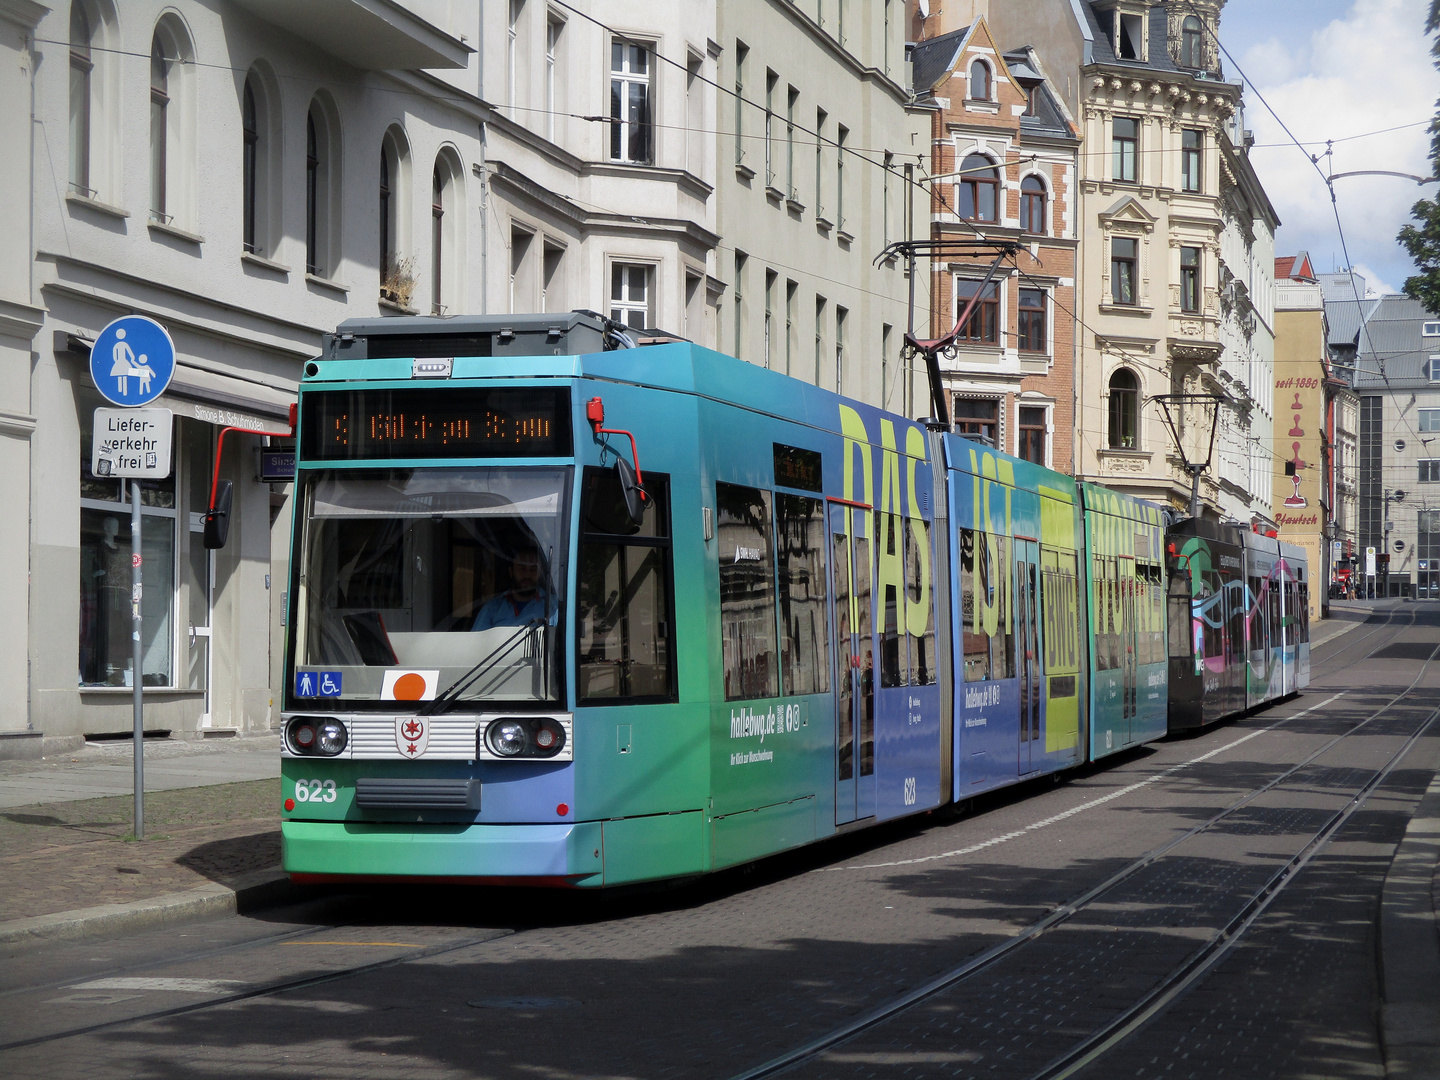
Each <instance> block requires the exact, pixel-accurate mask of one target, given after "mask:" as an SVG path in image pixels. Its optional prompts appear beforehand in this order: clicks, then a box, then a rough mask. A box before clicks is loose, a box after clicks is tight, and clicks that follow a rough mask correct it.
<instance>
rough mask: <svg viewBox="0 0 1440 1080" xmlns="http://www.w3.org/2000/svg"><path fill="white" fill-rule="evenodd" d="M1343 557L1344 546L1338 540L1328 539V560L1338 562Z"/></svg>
mask: <svg viewBox="0 0 1440 1080" xmlns="http://www.w3.org/2000/svg"><path fill="white" fill-rule="evenodd" d="M1344 557H1345V552H1344V546H1343V545H1342V544H1341V542H1340V541H1339V540H1331V541H1330V561H1331V562H1339V561H1340V560H1341V559H1343V558H1344Z"/></svg>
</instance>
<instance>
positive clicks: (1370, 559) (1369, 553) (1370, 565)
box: [1365, 547, 1375, 577]
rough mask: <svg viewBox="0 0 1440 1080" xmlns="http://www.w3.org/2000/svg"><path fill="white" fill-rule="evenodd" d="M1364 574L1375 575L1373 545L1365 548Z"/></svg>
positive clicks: (1367, 575)
mask: <svg viewBox="0 0 1440 1080" xmlns="http://www.w3.org/2000/svg"><path fill="white" fill-rule="evenodd" d="M1365 576H1366V577H1374V576H1375V549H1374V548H1373V547H1367V548H1366V549H1365Z"/></svg>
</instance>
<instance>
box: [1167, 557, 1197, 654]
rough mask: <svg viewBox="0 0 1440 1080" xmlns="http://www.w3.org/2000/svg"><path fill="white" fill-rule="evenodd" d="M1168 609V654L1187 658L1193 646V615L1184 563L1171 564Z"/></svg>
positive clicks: (1187, 572) (1188, 579)
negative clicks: (1191, 637) (1191, 636)
mask: <svg viewBox="0 0 1440 1080" xmlns="http://www.w3.org/2000/svg"><path fill="white" fill-rule="evenodd" d="M1168 610H1169V614H1170V625H1169V629H1168V633H1167V637H1168V638H1169V641H1170V656H1171V658H1172V659H1175V660H1188V659H1190V657H1191V656H1192V653H1193V650H1194V647H1195V646H1194V643H1193V642H1192V641H1191V639H1190V633H1191V628H1192V626H1193V625H1194V624H1193V621H1192V620H1193V618H1194V616H1193V614H1192V608H1191V604H1190V571H1189V569H1187V568H1186V566H1185V564H1184V563H1176V564H1173V565H1172V569H1171V571H1170V594H1169V608H1168Z"/></svg>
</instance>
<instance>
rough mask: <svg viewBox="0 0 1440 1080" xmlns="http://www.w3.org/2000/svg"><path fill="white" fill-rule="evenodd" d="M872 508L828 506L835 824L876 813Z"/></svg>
mask: <svg viewBox="0 0 1440 1080" xmlns="http://www.w3.org/2000/svg"><path fill="white" fill-rule="evenodd" d="M870 521H871V514H870V511H869V510H868V509H859V508H854V507H850V506H836V505H834V504H831V506H830V553H831V562H830V565H831V567H832V568H833V571H834V574H835V587H834V589H832V590H831V592H830V595H831V597H832V599H831V610H830V625H831V626H832V627H834V630H833V631H832V633H833V634H834V635H835V640H834V646H835V657H836V669H837V670H836V673H835V674H836V679H835V689H836V695H835V824H837V825H843V824H845V823H846V822H847V821H855V820H857V819H859V818H867V817H873V816H874V815H875V656H874V643H873V642H872V640H871V637H870V627H871V625H872V624H871V611H870V605H871V588H870V563H871V558H870V556H871V549H872V546H871V539H870Z"/></svg>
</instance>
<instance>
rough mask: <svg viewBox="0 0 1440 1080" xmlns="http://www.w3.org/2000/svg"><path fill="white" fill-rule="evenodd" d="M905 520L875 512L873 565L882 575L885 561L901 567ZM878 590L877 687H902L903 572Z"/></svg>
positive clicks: (904, 657) (904, 651)
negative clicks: (878, 639)
mask: <svg viewBox="0 0 1440 1080" xmlns="http://www.w3.org/2000/svg"><path fill="white" fill-rule="evenodd" d="M903 522H904V519H903V518H901V517H900V516H899V515H897V514H883V513H880V512H879V511H876V513H875V535H876V537H877V538H878V547H877V550H876V552H875V562H876V565H877V566H879V567H881V568H882V569H881V573H882V575H883V573H884V570H883V568H884V566H885V560H887V559H894V560H895V564H896V565H897V566H901V567H903V565H904V564H903V561H902V560H903V559H904V557H905V533H904V525H903ZM879 588H880V618H881V620H882V622H881V624H880V630H881V632H880V685H881V686H903V685H905V676H906V670H907V668H908V667H909V662H908V661H909V656H908V651H909V650H908V649H907V648H906V646H907V644H908V643H907V642H906V640H905V638H906V637H907V636H908V635H906V634H902V633H901V632H900V627H901V626H902V625H903V624H904V619H905V610H904V604H905V584H904V572H903V570H902V571H901V579H900V581H898V582H895V581H883V580H882V581H881V582H880V583H879Z"/></svg>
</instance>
